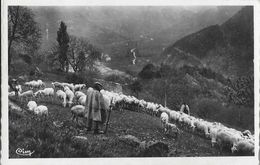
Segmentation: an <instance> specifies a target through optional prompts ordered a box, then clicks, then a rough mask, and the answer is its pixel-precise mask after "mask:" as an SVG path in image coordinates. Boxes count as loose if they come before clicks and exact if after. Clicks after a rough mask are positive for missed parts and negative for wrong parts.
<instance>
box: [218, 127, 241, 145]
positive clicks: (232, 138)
mask: <svg viewBox="0 0 260 165" xmlns="http://www.w3.org/2000/svg"><path fill="white" fill-rule="evenodd" d="M216 139H217V144H218V145H219V146H220V147H221V149H222V150H223V148H228V149H231V147H232V146H233V145H234V144H236V143H237V142H238V141H239V140H240V138H239V137H237V136H236V135H234V134H233V133H232V132H230V131H227V130H225V129H222V130H219V131H218V133H217V137H216Z"/></svg>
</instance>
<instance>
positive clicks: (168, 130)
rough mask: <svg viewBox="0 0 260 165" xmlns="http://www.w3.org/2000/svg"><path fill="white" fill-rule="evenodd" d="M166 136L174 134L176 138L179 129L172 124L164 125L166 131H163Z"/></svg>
mask: <svg viewBox="0 0 260 165" xmlns="http://www.w3.org/2000/svg"><path fill="white" fill-rule="evenodd" d="M165 133H166V134H169V135H171V134H174V135H175V136H176V137H177V136H178V134H179V133H180V130H179V128H178V127H177V126H176V125H175V124H172V123H166V131H165Z"/></svg>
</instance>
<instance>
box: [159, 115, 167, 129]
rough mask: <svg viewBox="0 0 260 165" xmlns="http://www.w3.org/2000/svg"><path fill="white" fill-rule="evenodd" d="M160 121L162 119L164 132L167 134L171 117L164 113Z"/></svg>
mask: <svg viewBox="0 0 260 165" xmlns="http://www.w3.org/2000/svg"><path fill="white" fill-rule="evenodd" d="M160 119H161V125H162V128H163V129H164V132H166V131H167V128H166V124H167V123H168V122H169V116H168V114H167V113H166V112H163V113H162V114H161V117H160Z"/></svg>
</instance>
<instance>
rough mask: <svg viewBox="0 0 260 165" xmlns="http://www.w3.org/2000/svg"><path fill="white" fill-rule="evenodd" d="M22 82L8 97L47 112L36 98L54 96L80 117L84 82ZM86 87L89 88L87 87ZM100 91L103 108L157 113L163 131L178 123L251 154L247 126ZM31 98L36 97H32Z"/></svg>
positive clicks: (174, 129) (175, 129)
mask: <svg viewBox="0 0 260 165" xmlns="http://www.w3.org/2000/svg"><path fill="white" fill-rule="evenodd" d="M24 86H27V87H28V88H30V90H28V91H25V92H22V88H21V85H17V86H16V87H15V89H16V92H14V91H12V92H9V97H13V96H18V98H19V99H21V100H26V101H28V104H27V107H28V110H30V111H33V112H34V113H35V114H36V115H44V116H48V108H47V107H46V106H44V105H37V103H36V101H37V100H38V99H51V100H52V101H53V100H54V99H55V98H56V99H58V100H59V103H60V104H61V106H63V107H66V106H68V107H70V108H71V113H72V116H73V119H76V120H77V122H78V118H79V117H84V110H85V107H84V106H85V103H86V95H85V93H84V92H83V91H82V90H83V89H84V88H86V85H85V84H75V85H74V84H69V83H60V82H52V87H50V88H45V86H46V85H45V83H44V82H42V81H41V80H37V81H30V82H26V83H24ZM87 90H93V89H92V88H91V87H90V88H88V89H87ZM34 91H35V92H34ZM101 93H102V95H103V96H104V101H105V106H106V109H108V108H109V107H111V106H112V107H113V109H119V110H123V109H128V110H132V111H137V112H143V113H147V114H150V115H153V116H157V117H160V120H161V124H162V128H163V130H164V133H171V132H174V133H175V134H176V135H178V134H179V133H180V130H179V129H178V127H181V128H182V129H184V130H186V131H190V132H192V133H197V134H200V135H202V136H204V137H205V138H206V139H210V140H211V144H212V147H214V146H216V145H217V146H220V147H221V148H222V149H223V148H228V149H229V150H230V151H232V153H237V152H238V153H245V154H254V141H255V140H254V135H252V134H251V133H250V131H248V130H246V131H244V132H241V131H238V130H235V129H233V128H228V127H226V126H224V125H223V124H221V123H217V122H208V121H206V120H203V119H199V118H195V117H193V116H190V115H187V114H185V113H182V112H179V111H174V110H170V109H168V108H166V107H163V106H162V105H160V104H156V103H151V102H146V101H144V100H139V99H137V98H135V97H134V96H127V95H124V94H122V93H115V92H110V91H106V90H101ZM33 98H34V99H35V100H36V101H33V100H32V99H33ZM171 122H172V123H171ZM177 125H178V126H177Z"/></svg>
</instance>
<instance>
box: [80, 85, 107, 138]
mask: <svg viewBox="0 0 260 165" xmlns="http://www.w3.org/2000/svg"><path fill="white" fill-rule="evenodd" d="M102 88H103V86H102V85H101V84H100V83H99V82H95V83H94V86H93V88H89V89H88V90H87V99H86V109H85V117H86V118H87V121H88V126H87V131H91V130H92V124H93V125H94V134H103V133H104V131H101V130H100V129H99V127H101V126H102V125H104V123H105V121H106V109H105V102H104V97H103V95H102V94H101V93H100V90H101V89H102Z"/></svg>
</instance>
